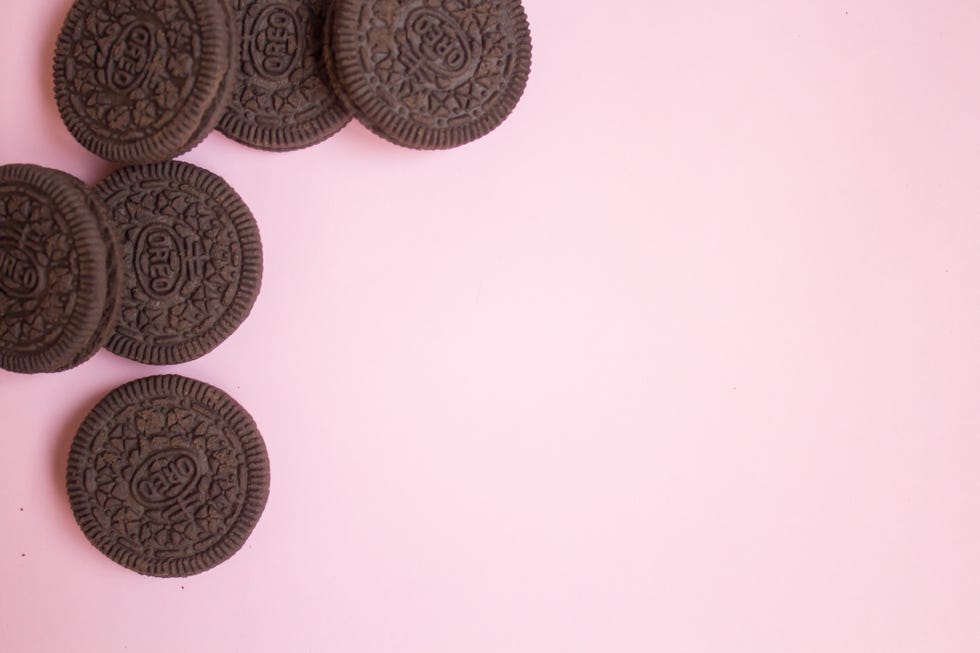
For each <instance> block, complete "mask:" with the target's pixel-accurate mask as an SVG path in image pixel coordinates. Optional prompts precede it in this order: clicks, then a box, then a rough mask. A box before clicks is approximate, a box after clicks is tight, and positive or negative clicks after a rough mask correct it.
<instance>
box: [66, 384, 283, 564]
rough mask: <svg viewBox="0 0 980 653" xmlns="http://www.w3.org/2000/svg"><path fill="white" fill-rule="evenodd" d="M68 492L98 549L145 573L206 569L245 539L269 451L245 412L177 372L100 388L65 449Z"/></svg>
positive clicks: (259, 507) (265, 484) (258, 504)
mask: <svg viewBox="0 0 980 653" xmlns="http://www.w3.org/2000/svg"><path fill="white" fill-rule="evenodd" d="M67 490H68V498H69V501H70V502H71V509H72V512H73V513H74V515H75V519H76V521H77V522H78V525H79V526H80V527H81V529H82V532H83V533H84V534H85V536H86V537H87V538H88V539H89V541H90V542H91V543H92V544H93V545H94V546H95V547H96V548H97V549H99V551H101V552H102V553H104V554H105V555H106V556H108V557H109V558H111V559H112V560H114V561H115V562H117V563H119V564H120V565H122V566H124V567H127V568H129V569H132V570H133V571H136V572H139V573H140V574H144V575H148V576H160V577H183V576H191V575H194V574H199V573H201V572H203V571H206V570H208V569H211V568H213V567H215V566H217V565H219V564H221V563H222V562H224V561H225V560H227V559H228V558H230V557H231V556H233V555H234V554H235V553H236V552H237V551H238V550H239V549H241V547H242V546H243V545H244V544H245V541H246V539H248V536H249V535H250V534H251V532H252V530H253V529H254V528H255V525H256V524H257V523H258V520H259V517H260V516H261V515H262V511H263V510H264V508H265V504H266V500H267V498H268V495H269V457H268V454H267V452H266V448H265V443H264V442H263V440H262V436H261V434H260V433H259V430H258V428H257V427H256V425H255V422H254V421H253V420H252V417H251V416H250V415H249V414H248V412H246V410H245V409H244V408H242V407H241V406H240V405H239V404H238V403H237V402H235V400H233V399H232V398H231V397H229V396H228V395H227V394H225V393H224V392H222V391H221V390H219V389H217V388H215V387H213V386H210V385H208V384H206V383H202V382H200V381H194V380H192V379H188V378H185V377H182V376H154V377H149V378H144V379H139V380H137V381H133V382H131V383H127V384H126V385H124V386H122V387H120V388H117V389H116V390H114V391H112V392H111V393H109V395H107V396H106V397H105V398H104V399H103V400H102V401H101V402H100V403H99V404H98V405H97V406H96V407H95V408H94V409H93V410H92V412H91V413H89V415H88V416H87V417H86V418H85V420H84V421H83V422H82V425H81V427H80V428H79V430H78V433H77V434H76V436H75V439H74V441H73V442H72V446H71V451H70V453H69V455H68V474H67Z"/></svg>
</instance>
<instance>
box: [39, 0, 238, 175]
mask: <svg viewBox="0 0 980 653" xmlns="http://www.w3.org/2000/svg"><path fill="white" fill-rule="evenodd" d="M222 2H223V0H76V2H75V4H74V5H73V6H72V8H71V10H70V11H69V13H68V16H67V18H66V19H65V23H64V26H63V27H62V31H61V34H60V36H59V38H58V44H57V48H56V51H55V62H54V81H55V98H56V100H57V103H58V108H59V111H60V112H61V116H62V119H63V120H64V121H65V124H66V125H67V127H68V130H69V131H70V132H71V133H72V135H73V136H74V137H75V138H76V140H78V142H79V143H81V144H82V145H83V146H84V147H86V148H87V149H89V150H90V151H92V152H94V153H95V154H97V155H99V156H101V157H102V158H105V159H109V160H112V161H120V162H123V163H145V162H153V161H164V160H167V159H170V158H172V157H174V156H176V155H178V154H180V153H181V152H184V151H186V150H187V149H189V148H190V147H192V146H193V145H195V144H196V143H195V140H200V139H201V138H203V135H205V134H206V131H207V130H210V128H212V127H213V126H214V124H215V123H216V121H217V120H218V119H219V118H220V116H221V113H222V110H223V108H216V107H215V106H214V105H215V102H217V101H219V100H220V91H221V87H222V83H223V82H224V80H225V77H226V75H227V74H228V73H229V72H232V73H233V72H234V68H235V67H237V61H236V60H235V59H234V56H235V54H236V53H237V49H236V48H235V47H233V37H232V30H231V25H230V24H229V17H228V13H227V11H226V10H225V8H224V7H223V5H222Z"/></svg>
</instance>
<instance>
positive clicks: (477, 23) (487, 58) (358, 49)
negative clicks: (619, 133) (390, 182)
mask: <svg viewBox="0 0 980 653" xmlns="http://www.w3.org/2000/svg"><path fill="white" fill-rule="evenodd" d="M330 23H331V24H330V26H328V30H329V34H328V35H327V41H328V46H327V47H326V49H325V56H326V58H327V62H328V66H329V67H330V69H331V76H332V77H333V78H334V79H336V81H337V86H338V88H340V89H341V93H342V95H343V96H344V98H345V101H346V102H348V103H349V104H350V105H351V107H352V109H353V110H354V114H355V115H356V116H357V118H358V119H359V120H360V121H361V122H363V123H364V124H365V125H366V126H367V127H368V128H370V129H371V130H372V131H374V132H375V133H377V134H379V135H381V136H383V137H384V138H387V139H388V140H390V141H392V142H394V143H397V144H399V145H404V146H407V147H413V148H418V149H443V148H450V147H456V146H458V145H462V144H464V143H468V142H470V141H472V140H475V139H477V138H480V137H481V136H484V135H485V134H487V133H489V132H490V131H492V130H493V129H494V128H496V127H497V126H498V125H500V123H502V122H503V121H504V120H505V119H506V118H507V116H508V115H510V113H511V112H512V111H513V110H514V107H516V106H517V103H518V101H519V100H520V98H521V95H522V94H523V92H524V88H525V86H526V85H527V79H528V75H529V73H530V68H531V36H530V31H529V28H528V23H527V17H526V15H525V13H524V8H523V6H522V5H521V2H520V0H400V1H399V0H334V3H333V8H332V15H331V18H330Z"/></svg>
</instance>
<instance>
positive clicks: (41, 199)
mask: <svg viewBox="0 0 980 653" xmlns="http://www.w3.org/2000/svg"><path fill="white" fill-rule="evenodd" d="M120 273H121V268H120V265H119V262H118V248H117V245H116V240H115V236H114V231H113V230H112V228H111V226H110V224H109V222H108V217H107V213H106V210H105V207H104V205H103V204H102V203H101V201H100V200H98V198H97V197H95V196H94V195H93V194H91V192H90V190H89V189H88V188H87V187H86V186H85V185H84V184H83V183H82V182H81V181H79V180H78V179H75V178H74V177H72V176H70V175H68V174H66V173H63V172H59V171H56V170H50V169H47V168H41V167H38V166H33V165H21V164H17V165H6V166H0V367H2V368H3V369H6V370H10V371H13V372H20V373H28V374H29V373H40V372H59V371H63V370H66V369H69V368H72V367H75V366H77V365H80V364H82V363H83V362H85V361H86V360H88V359H89V358H91V357H92V356H93V355H94V354H95V353H96V352H97V351H98V350H99V349H101V348H102V346H103V345H104V344H105V342H106V340H107V338H108V336H109V334H110V332H111V331H112V330H113V328H114V326H115V320H116V317H117V315H118V309H119V294H120V292H121V282H120Z"/></svg>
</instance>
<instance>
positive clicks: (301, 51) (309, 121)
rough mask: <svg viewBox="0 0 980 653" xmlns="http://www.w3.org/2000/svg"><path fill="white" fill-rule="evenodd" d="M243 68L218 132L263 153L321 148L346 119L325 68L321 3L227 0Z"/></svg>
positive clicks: (315, 0)
mask: <svg viewBox="0 0 980 653" xmlns="http://www.w3.org/2000/svg"><path fill="white" fill-rule="evenodd" d="M231 4H232V6H233V9H234V12H235V15H236V18H237V26H238V30H239V32H240V36H241V60H240V61H241V63H240V66H239V68H240V69H239V72H238V79H237V82H236V84H235V90H234V94H233V96H232V100H231V102H230V103H229V105H228V108H227V109H226V110H225V114H224V116H223V118H222V119H221V123H220V125H219V129H220V130H221V132H222V133H224V134H225V135H227V136H228V137H230V138H232V139H234V140H236V141H239V142H241V143H244V144H245V145H250V146H252V147H258V148H262V149H266V150H293V149H298V148H302V147H307V146H309V145H314V144H316V143H319V142H320V141H323V140H325V139H327V138H329V137H330V136H332V135H333V134H335V133H336V132H337V131H339V130H340V129H341V128H342V127H343V126H344V125H346V124H347V123H348V122H349V121H350V119H351V114H350V111H348V110H347V108H346V107H345V106H344V104H343V102H342V101H341V100H340V98H339V97H337V94H336V93H335V92H334V90H333V88H332V86H331V84H330V80H329V78H328V76H327V71H326V67H325V65H324V62H323V24H324V2H323V1H322V0H232V3H231Z"/></svg>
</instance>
